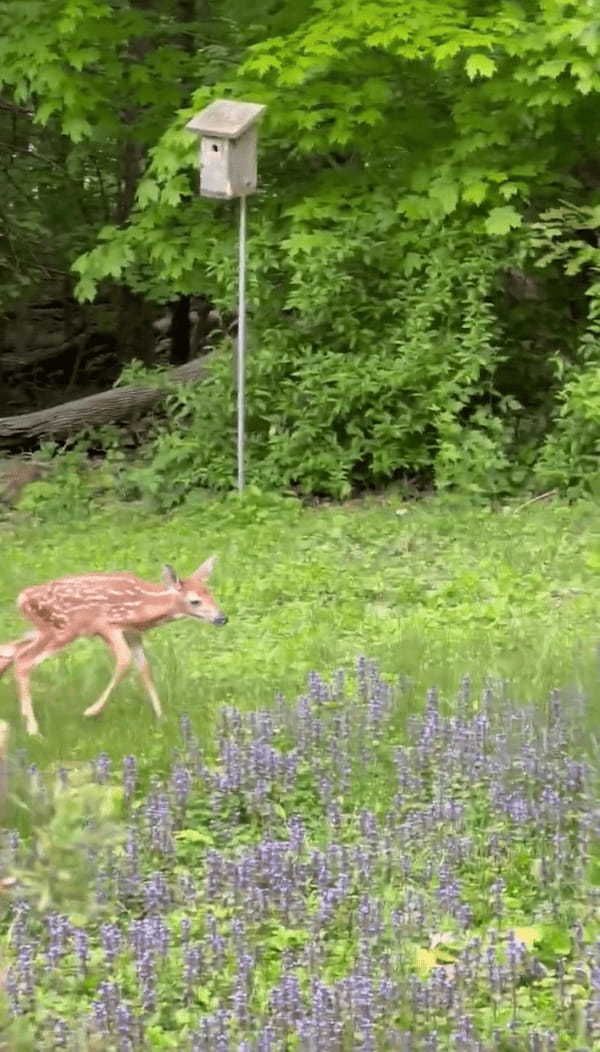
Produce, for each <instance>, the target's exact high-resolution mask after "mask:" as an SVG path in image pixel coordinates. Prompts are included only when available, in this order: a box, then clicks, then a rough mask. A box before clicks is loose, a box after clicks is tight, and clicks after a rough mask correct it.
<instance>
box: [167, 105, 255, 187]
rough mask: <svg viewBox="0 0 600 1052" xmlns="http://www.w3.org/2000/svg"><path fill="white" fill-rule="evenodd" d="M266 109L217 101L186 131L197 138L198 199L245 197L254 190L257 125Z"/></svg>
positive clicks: (202, 111) (188, 126)
mask: <svg viewBox="0 0 600 1052" xmlns="http://www.w3.org/2000/svg"><path fill="white" fill-rule="evenodd" d="M265 109H266V107H265V106H260V105H258V104H257V103H254V102H236V101H234V100H233V99H219V100H218V101H216V102H211V104H210V106H207V107H206V109H203V110H201V111H200V113H197V114H196V115H195V116H194V117H192V119H191V121H188V123H187V124H186V128H188V129H189V130H190V131H193V132H195V133H196V134H197V135H198V136H200V193H201V195H202V197H221V198H226V199H229V198H233V197H245V196H246V195H247V194H252V193H254V191H255V190H256V143H257V122H258V120H259V118H260V117H261V116H262V114H263V113H264V111H265Z"/></svg>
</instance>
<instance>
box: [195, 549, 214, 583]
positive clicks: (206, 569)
mask: <svg viewBox="0 0 600 1052" xmlns="http://www.w3.org/2000/svg"><path fill="white" fill-rule="evenodd" d="M216 561H217V557H216V555H211V557H210V559H207V560H206V562H203V563H202V566H199V567H198V569H197V570H196V572H195V573H194V577H204V578H205V579H206V578H207V577H210V575H211V573H212V572H213V570H214V568H215V563H216Z"/></svg>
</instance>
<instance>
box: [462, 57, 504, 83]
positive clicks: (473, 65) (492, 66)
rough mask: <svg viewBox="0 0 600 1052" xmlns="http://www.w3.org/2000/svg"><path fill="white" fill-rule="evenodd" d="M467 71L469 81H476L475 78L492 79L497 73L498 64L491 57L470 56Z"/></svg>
mask: <svg viewBox="0 0 600 1052" xmlns="http://www.w3.org/2000/svg"><path fill="white" fill-rule="evenodd" d="M465 69H466V71H467V76H468V78H469V80H475V77H477V76H480V77H491V76H493V74H494V73H495V72H496V69H497V67H496V63H495V62H494V60H493V58H490V57H489V55H482V54H475V55H469V57H468V59H467V61H466V63H465Z"/></svg>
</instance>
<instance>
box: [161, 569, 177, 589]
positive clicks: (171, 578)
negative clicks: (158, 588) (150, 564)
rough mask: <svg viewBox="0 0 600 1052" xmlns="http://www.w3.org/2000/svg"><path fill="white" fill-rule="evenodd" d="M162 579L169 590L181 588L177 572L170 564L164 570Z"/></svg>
mask: <svg viewBox="0 0 600 1052" xmlns="http://www.w3.org/2000/svg"><path fill="white" fill-rule="evenodd" d="M162 579H163V581H164V582H165V584H166V586H167V588H179V585H180V583H181V582H180V580H179V578H178V576H177V574H176V573H175V570H174V569H173V567H172V566H169V564H168V563H167V565H166V566H163V568H162Z"/></svg>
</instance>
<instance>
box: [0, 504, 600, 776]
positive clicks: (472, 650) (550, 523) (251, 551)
mask: <svg viewBox="0 0 600 1052" xmlns="http://www.w3.org/2000/svg"><path fill="white" fill-rule="evenodd" d="M1 536H2V542H3V556H4V558H3V560H2V566H1V568H0V596H1V597H2V604H1V612H2V637H3V638H6V639H8V638H10V637H11V635H12V634H13V633H14V632H15V630H19V628H20V626H21V623H20V621H19V617H18V614H17V613H16V609H15V604H14V600H15V598H16V596H17V594H18V592H19V590H20V589H22V588H24V587H26V586H27V585H30V584H33V583H36V582H40V581H44V580H47V579H49V578H52V577H56V576H60V575H61V574H64V573H74V572H85V571H89V570H109V569H115V570H117V569H128V570H131V571H133V572H137V573H139V574H141V575H142V576H147V577H149V578H152V579H158V575H159V573H160V568H161V565H162V564H163V563H164V562H171V563H173V564H174V565H175V566H176V568H177V569H178V570H179V572H180V573H182V574H184V575H185V574H187V573H189V572H191V571H192V570H193V569H194V568H195V566H196V565H197V564H199V563H200V562H201V561H203V560H204V559H205V558H206V556H208V555H209V554H211V553H212V552H215V553H216V554H217V555H218V558H219V565H218V569H217V570H216V571H215V574H214V577H213V590H214V592H215V594H216V596H217V598H218V600H219V601H220V603H221V605H222V607H223V608H224V610H225V611H226V612H227V613H228V615H229V618H230V621H229V624H228V625H227V627H226V628H224V629H214V628H212V627H211V626H205V625H198V624H195V623H193V622H187V621H186V622H178V623H174V624H172V625H169V626H166V627H163V628H162V629H159V630H157V631H156V632H155V633H153V634H151V635H150V636H148V637H147V642H148V652H149V655H150V657H151V660H152V662H153V667H154V671H155V676H156V680H157V683H158V686H159V691H160V693H161V696H162V699H163V705H164V708H165V710H166V717H165V719H164V720H163V722H162V723H161V724H160V725H157V724H156V722H155V720H154V717H153V714H152V712H151V710H150V707H149V705H148V704H147V702H146V700H145V696H144V694H143V691H142V688H141V685H140V684H139V683H138V682H137V680H136V677H135V673H134V674H132V675H131V676H130V677H129V678H128V679H127V680H126V681H125V682H124V684H122V685H121V687H120V688H119V689H118V690H117V692H116V693H115V695H114V696H113V698H112V699H111V701H110V702H109V703H108V705H107V707H106V709H105V710H104V713H103V714H102V716H101V717H100V718H99V719H97V720H85V719H84V718H83V717H82V712H83V709H84V708H85V707H86V706H87V705H89V704H90V703H91V701H93V700H94V699H95V697H96V696H97V695H98V694H99V693H100V690H101V689H102V687H103V685H104V684H105V682H106V681H107V679H108V677H109V675H110V669H111V658H109V656H108V654H107V653H105V651H104V648H103V645H102V644H101V643H99V642H97V641H82V642H78V643H77V644H75V645H74V646H72V647H71V648H70V650H69V651H67V652H66V653H64V654H63V655H60V656H59V657H57V658H54V659H52V660H50V661H48V662H47V663H46V664H44V665H43V666H42V667H40V668H39V669H37V670H36V671H35V672H34V675H33V677H32V682H33V688H34V691H33V692H34V703H35V707H36V713H37V716H38V719H39V722H40V727H41V730H42V734H43V739H42V740H41V741H31V740H29V739H27V738H26V736H25V735H24V733H23V730H22V728H21V723H20V717H19V714H18V709H17V703H16V698H15V690H14V683H13V680H12V675H11V674H10V673H9V674H7V675H6V676H5V677H4V679H3V680H2V681H1V682H0V704H1V712H2V714H3V715H4V716H6V717H7V718H8V719H9V721H10V722H11V725H12V726H13V727H15V729H16V740H17V741H18V743H19V744H20V745H22V744H26V745H27V749H28V753H29V755H30V756H31V758H32V759H33V760H34V761H35V762H37V763H41V764H45V763H46V762H50V761H52V762H54V761H57V760H77V759H83V758H90V757H92V756H95V755H97V754H98V753H99V752H100V751H103V750H104V751H106V752H108V753H109V755H110V756H111V757H112V758H113V759H114V760H115V761H116V760H119V759H120V758H121V757H122V756H123V755H124V754H126V753H127V752H128V751H130V750H132V749H134V748H135V751H136V753H137V755H138V757H140V758H142V759H143V760H144V761H145V762H146V763H147V764H148V765H149V766H152V768H153V769H156V768H159V769H160V768H163V767H164V766H165V764H166V763H167V762H168V760H169V758H170V755H171V752H172V748H173V746H174V744H175V743H176V741H177V735H178V732H177V725H178V718H179V716H180V715H181V713H183V712H188V713H189V714H190V716H191V719H192V722H193V724H194V726H195V729H196V731H197V733H198V734H199V736H200V737H201V738H202V739H205V740H209V739H210V733H209V732H210V728H211V726H212V725H213V722H214V719H215V717H216V714H217V711H218V707H219V706H220V705H221V704H223V703H227V704H235V705H236V706H238V707H239V708H241V709H245V710H247V709H254V708H257V707H264V706H268V705H270V704H271V702H272V699H273V696H274V694H275V692H277V691H281V692H283V693H284V694H285V696H286V697H288V698H290V699H292V698H294V697H296V696H297V695H298V694H300V693H302V691H303V690H304V688H305V684H306V677H307V674H308V672H309V671H310V670H312V669H316V670H318V671H319V672H320V673H321V674H323V675H325V676H328V675H330V674H331V673H332V672H333V671H334V670H335V669H336V668H337V667H339V666H344V667H346V668H352V667H353V665H354V663H355V661H356V659H357V657H358V656H359V655H360V654H366V655H367V656H369V657H372V658H374V659H376V660H377V662H378V663H379V666H380V668H381V669H382V671H383V673H384V674H386V675H387V676H389V677H391V678H393V679H394V678H401V679H402V682H403V683H404V686H405V690H404V693H403V697H404V699H405V704H406V705H407V706H408V707H410V708H415V707H417V708H420V707H421V704H422V699H423V696H424V692H425V690H426V689H427V688H428V687H430V686H432V685H434V684H435V685H437V686H438V687H439V688H440V690H441V692H442V696H443V697H446V698H451V697H452V696H453V695H454V694H455V692H456V690H457V687H458V685H459V683H460V681H461V679H462V677H463V676H464V675H470V676H471V677H472V680H473V684H474V686H475V688H478V687H479V686H480V685H481V684H482V683H483V682H484V680H485V679H486V678H487V677H491V678H493V679H499V678H502V679H508V680H509V681H510V683H511V687H512V690H513V693H514V696H516V697H519V698H522V699H523V700H527V699H529V698H533V699H537V700H540V701H544V699H545V697H546V696H547V693H548V691H549V689H550V688H552V687H553V686H563V687H566V688H568V689H571V688H573V689H577V690H580V689H583V690H585V692H586V694H587V695H588V696H589V718H590V720H591V721H592V723H594V722H595V721H596V719H597V716H598V698H599V696H600V694H599V691H598V683H597V681H598V674H597V654H596V642H597V638H598V629H597V621H598V610H599V606H600V580H599V577H598V571H599V570H600V523H599V519H598V511H597V507H596V506H595V505H594V504H592V503H580V504H577V505H571V506H569V505H567V504H565V503H560V502H553V503H549V504H545V503H538V504H535V503H533V504H530V505H528V506H525V507H523V506H519V505H518V504H512V505H508V506H506V507H504V508H499V509H497V510H491V509H488V508H484V507H478V506H469V505H468V504H466V503H464V502H456V501H451V500H442V499H440V498H436V499H430V500H423V501H420V502H406V501H403V500H402V498H401V497H400V496H399V495H398V494H396V493H394V492H390V493H389V494H387V495H384V496H380V497H377V498H370V499H365V500H363V501H360V502H359V501H356V502H351V503H349V504H347V505H321V506H318V507H312V508H306V507H302V506H301V505H300V504H299V503H298V502H296V501H293V500H287V501H286V500H280V499H276V498H268V497H264V496H260V495H252V494H250V495H249V496H248V497H246V498H245V499H244V500H243V501H241V502H240V500H239V499H238V498H237V497H231V498H229V499H227V500H222V501H217V500H215V501H212V500H211V501H205V502H200V503H197V504H196V505H195V506H189V507H188V508H186V509H184V510H180V511H178V512H177V513H176V514H174V515H172V516H169V517H164V516H161V517H158V516H152V515H148V514H145V513H143V512H142V511H140V510H139V509H137V508H120V509H119V508H117V509H112V510H109V511H103V512H91V513H90V514H89V515H88V516H85V517H84V518H78V519H76V520H74V521H65V522H58V523H56V524H52V525H49V524H46V523H38V524H36V523H34V522H32V521H31V519H28V518H27V517H22V518H20V519H19V518H17V519H13V520H10V521H5V522H4V523H3V524H2V528H1Z"/></svg>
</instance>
